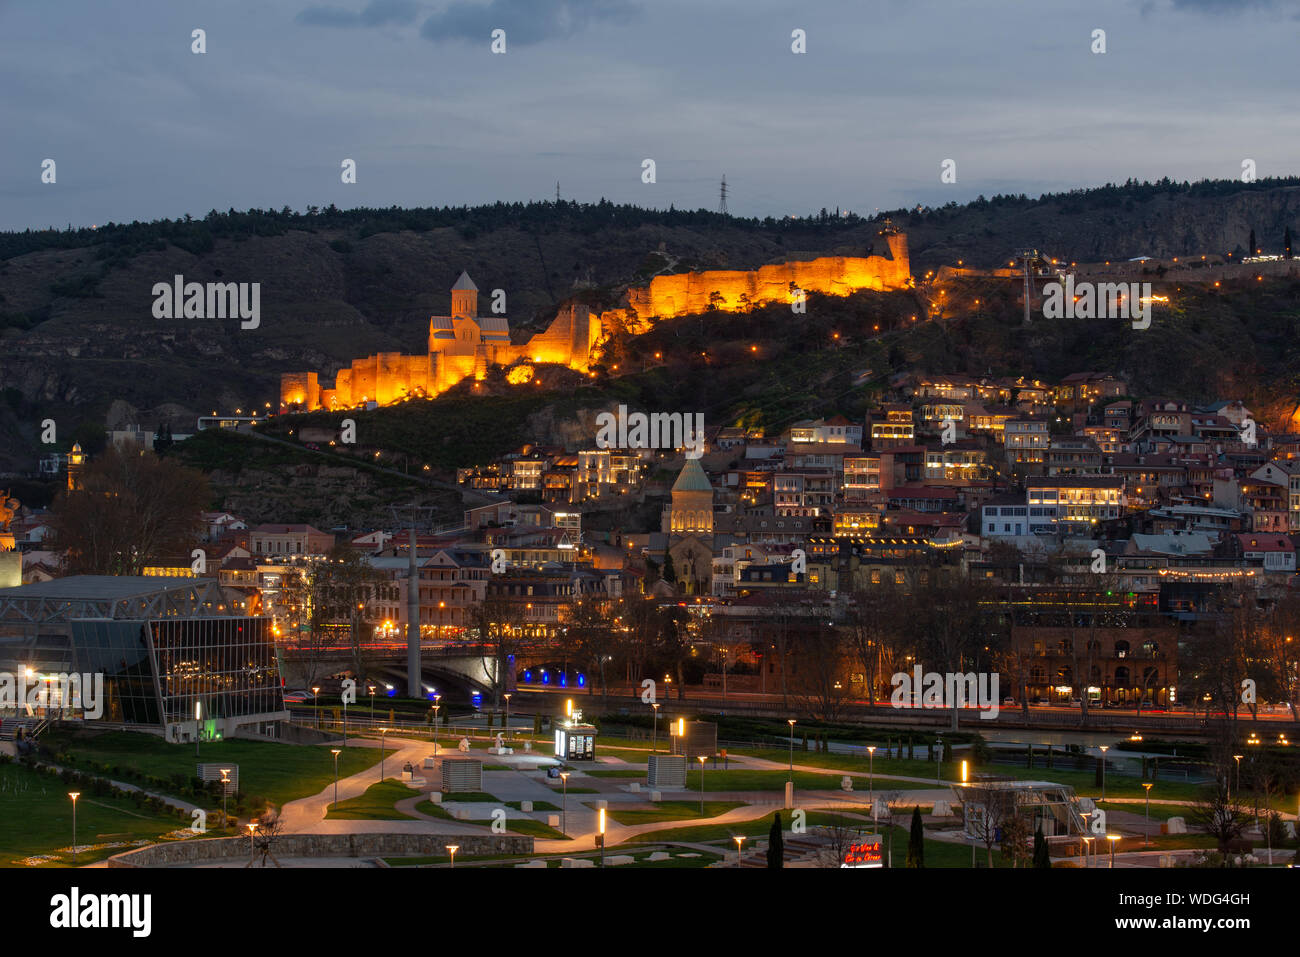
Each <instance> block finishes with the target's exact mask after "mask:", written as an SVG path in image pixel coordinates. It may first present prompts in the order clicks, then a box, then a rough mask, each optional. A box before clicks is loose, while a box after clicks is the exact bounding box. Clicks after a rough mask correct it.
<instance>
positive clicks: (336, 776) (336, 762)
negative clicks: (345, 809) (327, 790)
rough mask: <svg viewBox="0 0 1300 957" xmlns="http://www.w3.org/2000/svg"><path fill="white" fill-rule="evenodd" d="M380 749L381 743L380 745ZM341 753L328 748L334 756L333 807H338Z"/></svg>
mask: <svg viewBox="0 0 1300 957" xmlns="http://www.w3.org/2000/svg"><path fill="white" fill-rule="evenodd" d="M380 746H381V747H382V742H381V745H380ZM342 753H343V752H342V751H340V750H339V749H338V748H330V754H332V755H334V806H335V807H338V805H339V755H340V754H342Z"/></svg>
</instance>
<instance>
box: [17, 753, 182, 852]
mask: <svg viewBox="0 0 1300 957" xmlns="http://www.w3.org/2000/svg"><path fill="white" fill-rule="evenodd" d="M69 790H71V789H70V788H68V787H67V786H66V785H64V784H63V783H62V782H61V781H60V780H59V779H58V778H57V777H54V776H51V775H47V774H42V773H40V772H38V771H31V770H28V769H27V768H24V767H22V766H21V765H18V764H7V765H3V766H0V848H2V849H3V850H2V851H0V867H16V866H23V865H21V864H19V863H18V862H19V861H21V860H22V859H23V858H26V857H32V856H36V855H46V854H48V855H52V856H53V857H54V858H55V859H54V860H51V861H48V862H44V863H43V865H42V866H46V867H68V866H71V864H72V801H71V799H70V798H69V797H68V791H69ZM189 824H190V820H189V819H188V818H187V819H185V820H182V819H181V818H179V817H176V816H175V815H171V814H163V813H158V812H155V811H150V810H149V809H148V808H145V807H137V806H136V804H135V802H134V801H133V800H131V799H130V798H112V797H96V796H94V795H93V794H91V793H89V791H88V790H87V789H86V788H84V787H83V788H82V789H81V797H79V798H78V799H77V846H78V847H83V848H85V847H87V845H94V844H99V843H110V842H131V841H138V840H147V841H154V840H157V839H158V838H159V836H160V835H162V834H165V833H167V832H169V831H175V830H178V829H182V828H188V827H189ZM101 835H102V837H101ZM194 836H196V837H197V836H199V835H194ZM130 849H131V848H130V847H125V846H124V847H113V848H98V849H86V850H81V851H78V853H77V864H78V865H82V864H89V863H91V862H93V861H98V860H102V859H103V858H105V857H109V856H111V855H113V854H121V853H122V852H123V851H128V850H130Z"/></svg>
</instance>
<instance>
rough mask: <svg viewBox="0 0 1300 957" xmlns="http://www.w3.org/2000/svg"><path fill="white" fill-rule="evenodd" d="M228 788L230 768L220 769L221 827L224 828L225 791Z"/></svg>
mask: <svg viewBox="0 0 1300 957" xmlns="http://www.w3.org/2000/svg"><path fill="white" fill-rule="evenodd" d="M229 790H230V768H222V769H221V829H222V830H223V831H224V830H225V829H226V792H227V791H229Z"/></svg>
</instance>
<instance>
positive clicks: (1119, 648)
mask: <svg viewBox="0 0 1300 957" xmlns="http://www.w3.org/2000/svg"><path fill="white" fill-rule="evenodd" d="M1128 651H1129V646H1128V642H1127V641H1117V642H1115V657H1116V658H1127V657H1128ZM1116 673H1117V674H1118V672H1116Z"/></svg>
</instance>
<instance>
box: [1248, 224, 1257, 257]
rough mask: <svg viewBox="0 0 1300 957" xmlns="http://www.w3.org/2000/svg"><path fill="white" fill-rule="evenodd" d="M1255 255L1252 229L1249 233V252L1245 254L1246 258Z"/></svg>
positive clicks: (1253, 231)
mask: <svg viewBox="0 0 1300 957" xmlns="http://www.w3.org/2000/svg"><path fill="white" fill-rule="evenodd" d="M1255 254H1256V250H1255V230H1253V229H1252V230H1251V231H1250V251H1249V252H1248V253H1247V255H1248V256H1254V255H1255Z"/></svg>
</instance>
